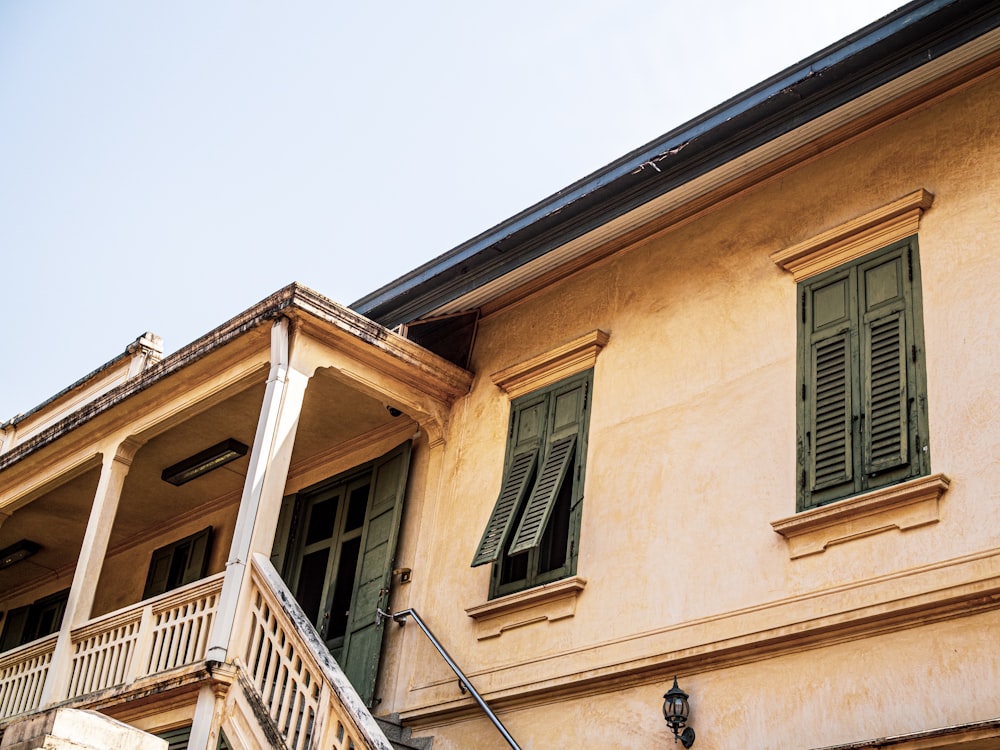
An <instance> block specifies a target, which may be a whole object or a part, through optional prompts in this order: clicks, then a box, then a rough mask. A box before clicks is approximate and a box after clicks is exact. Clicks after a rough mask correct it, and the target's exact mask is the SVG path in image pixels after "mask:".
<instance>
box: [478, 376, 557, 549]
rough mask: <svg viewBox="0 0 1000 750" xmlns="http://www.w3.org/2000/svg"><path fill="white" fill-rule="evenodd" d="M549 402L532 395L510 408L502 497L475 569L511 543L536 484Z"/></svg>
mask: <svg viewBox="0 0 1000 750" xmlns="http://www.w3.org/2000/svg"><path fill="white" fill-rule="evenodd" d="M548 412H549V398H548V396H547V395H541V396H537V395H533V396H531V397H527V398H525V399H521V400H518V401H517V402H515V403H514V404H513V405H512V407H511V419H510V442H509V443H508V446H507V459H506V461H507V462H506V473H505V474H504V478H503V484H502V485H500V496H499V497H498V498H497V501H496V504H495V505H494V506H493V513H492V514H490V520H489V522H487V524H486V529H485V531H483V537H482V539H480V540H479V547H477V548H476V554H475V555H474V556H473V558H472V567H476V566H477V565H484V564H485V563H491V562H496V561H497V560H498V559H499V558H500V554H501V553H502V552H503V548H504V545H506V544H507V543H508V542H509V541H510V535H511V529H512V528H513V526H514V524H515V523H516V521H517V518H518V512H519V511H520V510H521V508H522V507H523V506H524V501H525V498H526V497H527V496H528V493H529V492H530V491H531V486H532V484H533V483H534V481H535V469H536V465H537V463H538V454H539V452H540V449H541V444H542V436H543V435H544V434H545V422H546V420H547V419H548Z"/></svg>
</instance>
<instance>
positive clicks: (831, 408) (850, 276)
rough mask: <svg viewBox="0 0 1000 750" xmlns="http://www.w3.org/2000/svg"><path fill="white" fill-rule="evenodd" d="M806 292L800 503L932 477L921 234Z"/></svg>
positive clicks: (802, 506) (842, 270) (824, 276)
mask: <svg viewBox="0 0 1000 750" xmlns="http://www.w3.org/2000/svg"><path fill="white" fill-rule="evenodd" d="M800 292H801V294H802V297H801V304H802V310H801V319H800V322H799V344H800V347H808V348H807V349H805V350H800V360H799V367H800V373H801V374H802V381H801V383H800V387H801V391H802V399H801V403H800V409H799V446H800V448H799V458H800V469H801V470H802V473H803V479H802V482H801V483H800V496H799V508H800V509H805V508H809V507H813V506H816V505H821V504H823V503H826V502H831V501H833V500H839V499H841V498H844V497H848V496H849V495H851V494H853V493H857V492H864V491H866V490H869V489H874V488H876V487H883V486H886V485H890V484H893V483H895V482H899V481H902V480H904V479H907V478H909V477H914V476H920V475H921V474H924V473H927V471H929V466H930V458H929V455H928V449H927V439H926V435H927V412H926V381H925V376H924V372H923V322H922V317H921V310H920V302H919V292H920V290H919V263H918V262H917V257H916V238H913V237H911V238H909V239H908V240H904V241H902V242H898V243H896V244H895V245H892V246H890V247H887V248H885V249H883V250H880V251H878V252H875V253H872V254H870V255H867V256H865V257H863V258H861V259H859V260H857V261H854V262H852V263H850V264H847V265H845V266H844V267H842V268H839V269H835V270H834V271H831V272H828V273H825V274H822V275H820V276H818V277H817V278H816V279H813V280H810V281H809V282H805V283H803V284H802V285H800Z"/></svg>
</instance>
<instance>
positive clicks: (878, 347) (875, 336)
mask: <svg viewBox="0 0 1000 750" xmlns="http://www.w3.org/2000/svg"><path fill="white" fill-rule="evenodd" d="M865 339H866V341H865V344H866V346H865V349H866V354H867V357H866V363H865V364H866V367H865V380H864V384H863V387H864V399H865V436H864V437H865V440H864V446H865V462H864V471H865V473H866V474H876V473H879V472H882V471H885V470H887V469H894V468H896V467H898V466H902V465H904V464H906V463H907V462H908V455H907V434H908V432H909V430H908V426H907V414H906V399H907V394H906V338H905V324H904V321H903V316H902V315H901V314H900V313H893V314H892V315H887V316H884V317H880V318H876V319H874V320H872V321H870V322H868V323H867V324H866V326H865Z"/></svg>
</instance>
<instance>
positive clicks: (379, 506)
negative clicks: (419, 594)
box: [341, 442, 410, 706]
mask: <svg viewBox="0 0 1000 750" xmlns="http://www.w3.org/2000/svg"><path fill="white" fill-rule="evenodd" d="M409 465H410V444H409V443H408V442H407V443H404V444H403V445H401V446H400V447H399V448H397V449H396V450H394V451H392V452H391V453H389V454H388V455H386V456H385V457H383V458H382V459H380V460H379V461H377V462H376V464H375V467H374V469H373V471H372V489H371V496H370V498H369V501H368V502H369V506H368V507H369V510H368V514H367V517H366V520H365V528H364V531H363V532H362V538H361V557H360V560H359V561H358V570H357V573H356V574H355V577H354V590H353V592H352V595H351V612H350V615H349V617H348V620H347V631H346V633H345V635H344V650H343V654H342V656H341V666H342V667H343V669H344V673H345V674H346V675H347V677H348V679H349V680H350V681H351V684H352V685H354V688H355V689H356V690H357V691H358V694H359V695H360V696H361V698H362V700H364V702H365V703H366V704H367V705H369V706H370V705H371V703H372V699H373V696H374V693H375V677H376V675H377V673H378V663H379V656H380V653H381V650H382V632H383V627H382V623H381V622H379V618H378V617H377V610H378V609H379V608H382V609H385V608H386V607H387V606H388V599H389V585H390V582H391V580H392V564H393V559H394V557H395V554H396V540H397V537H398V536H399V522H400V518H401V517H402V512H403V492H404V490H405V488H406V475H407V471H408V470H409Z"/></svg>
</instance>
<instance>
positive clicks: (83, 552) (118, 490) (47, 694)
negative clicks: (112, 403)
mask: <svg viewBox="0 0 1000 750" xmlns="http://www.w3.org/2000/svg"><path fill="white" fill-rule="evenodd" d="M141 445H142V444H141V443H140V442H138V441H135V440H131V439H129V440H125V441H124V442H123V443H121V444H120V445H119V446H118V447H117V449H116V450H115V451H113V452H109V453H106V454H105V455H104V460H103V463H102V465H101V478H100V480H98V483H97V492H96V493H95V495H94V504H93V506H92V507H91V509H90V518H89V520H88V521H87V530H86V531H85V532H84V535H83V544H82V545H81V548H80V557H79V558H78V559H77V563H76V571H75V572H74V573H73V583H72V585H71V586H70V589H69V598H68V599H67V600H66V610H65V613H64V614H63V621H62V627H61V628H60V629H59V637H58V640H57V641H56V646H55V651H54V652H53V654H52V662H51V663H50V666H49V673H48V677H47V678H46V680H45V688H44V689H43V691H42V698H41V705H42V706H47V705H50V704H52V703H55V702H58V701H60V700H63V699H64V698H66V697H67V695H66V693H67V690H68V689H69V679H70V671H71V669H72V658H71V657H72V645H73V644H72V642H71V640H70V633H71V632H72V630H73V628H76V627H79V626H80V625H82V624H83V623H85V622H86V621H87V620H89V619H90V615H91V611H92V609H93V606H94V595H95V594H96V593H97V582H98V580H99V579H100V577H101V567H102V566H103V564H104V556H105V554H106V553H107V551H108V540H109V539H110V538H111V529H112V527H113V526H114V523H115V514H116V513H117V512H118V500H119V499H120V498H121V494H122V485H123V484H124V483H125V476H126V475H127V474H128V470H129V467H130V466H131V465H132V459H133V457H134V456H135V452H136V451H137V450H138V449H139V447H140V446H141Z"/></svg>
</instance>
